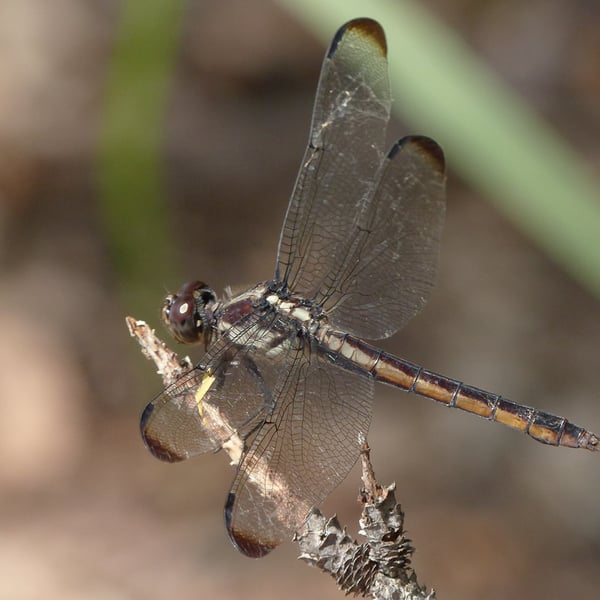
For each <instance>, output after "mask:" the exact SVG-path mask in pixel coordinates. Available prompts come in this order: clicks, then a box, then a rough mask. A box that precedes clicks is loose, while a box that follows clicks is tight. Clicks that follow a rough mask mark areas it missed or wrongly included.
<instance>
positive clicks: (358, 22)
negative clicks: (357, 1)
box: [327, 17, 387, 57]
mask: <svg viewBox="0 0 600 600" xmlns="http://www.w3.org/2000/svg"><path fill="white" fill-rule="evenodd" d="M349 31H352V32H353V33H357V34H359V35H361V36H362V37H364V38H370V40H371V42H372V43H373V45H375V46H377V47H378V48H379V49H380V51H381V54H383V56H387V42H386V39H385V33H384V31H383V27H381V25H380V24H379V23H378V22H377V21H375V20H373V19H368V18H366V17H363V18H360V19H353V20H352V21H348V22H347V23H346V24H344V25H342V26H341V27H340V28H339V29H338V30H337V32H336V34H335V35H334V36H333V40H332V41H331V45H330V46H329V50H328V51H327V56H328V57H331V56H332V55H333V54H335V51H336V50H337V47H338V45H339V43H340V41H341V40H342V38H343V37H344V35H345V34H346V32H349Z"/></svg>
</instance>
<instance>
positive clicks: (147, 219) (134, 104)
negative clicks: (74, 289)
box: [98, 0, 185, 314]
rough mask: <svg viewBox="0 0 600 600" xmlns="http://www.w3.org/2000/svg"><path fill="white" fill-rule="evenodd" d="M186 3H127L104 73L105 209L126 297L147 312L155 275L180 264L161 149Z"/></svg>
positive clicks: (101, 161)
mask: <svg viewBox="0 0 600 600" xmlns="http://www.w3.org/2000/svg"><path fill="white" fill-rule="evenodd" d="M184 6H185V3H184V2H183V0H169V1H168V2H166V1H164V0H127V1H124V2H122V3H121V5H120V7H121V12H120V15H119V24H118V29H117V33H116V37H115V42H114V49H113V53H112V57H111V60H110V63H109V65H108V73H107V78H106V95H105V104H104V110H103V115H102V122H101V130H100V141H99V156H98V167H99V169H98V171H99V173H98V178H99V181H98V183H99V201H100V209H101V212H102V217H103V221H104V227H105V232H106V236H107V240H108V244H109V248H110V251H111V254H112V258H113V262H114V265H115V267H116V270H117V273H118V276H119V280H120V281H119V284H120V288H121V290H122V292H123V295H124V301H125V303H126V305H127V307H128V310H130V311H139V312H140V313H141V314H144V312H145V311H146V310H147V309H148V308H149V307H148V306H147V305H146V301H145V298H146V297H147V296H146V292H147V291H148V289H150V290H153V292H154V294H156V292H157V290H156V282H157V281H159V282H161V283H162V282H165V281H167V280H168V278H169V276H170V275H172V269H173V265H174V260H173V255H174V245H173V243H172V240H171V237H170V231H171V229H170V224H169V218H168V209H167V206H166V198H165V180H164V163H165V160H164V156H163V155H162V152H161V150H162V143H163V135H164V123H165V108H166V103H167V97H168V92H169V89H170V82H171V78H172V74H173V64H174V59H175V55H176V49H177V40H178V38H179V34H180V29H181V20H182V15H183V9H184ZM158 293H159V294H160V293H161V290H158ZM152 310H153V311H155V307H153V309H152Z"/></svg>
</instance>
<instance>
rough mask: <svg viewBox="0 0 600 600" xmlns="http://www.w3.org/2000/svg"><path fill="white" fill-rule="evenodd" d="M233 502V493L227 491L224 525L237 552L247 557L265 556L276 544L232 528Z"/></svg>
mask: <svg viewBox="0 0 600 600" xmlns="http://www.w3.org/2000/svg"><path fill="white" fill-rule="evenodd" d="M234 504H235V494H234V493H233V492H229V494H228V496H227V501H226V502H225V526H226V527H227V533H228V534H229V539H230V540H231V543H232V544H233V545H234V546H235V547H236V549H237V550H238V551H239V552H241V553H242V554H244V555H245V556H247V557H249V558H262V557H263V556H266V555H267V554H269V552H271V550H273V549H274V548H275V547H276V546H277V544H276V543H274V542H271V543H265V542H261V541H259V540H257V539H255V538H253V537H251V536H249V535H247V534H243V533H241V532H239V531H236V530H234V528H233V524H232V519H233V505H234Z"/></svg>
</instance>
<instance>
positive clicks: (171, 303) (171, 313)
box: [162, 281, 216, 344]
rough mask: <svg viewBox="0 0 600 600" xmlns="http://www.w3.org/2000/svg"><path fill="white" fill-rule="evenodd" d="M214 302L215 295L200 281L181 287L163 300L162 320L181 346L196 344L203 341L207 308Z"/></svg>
mask: <svg viewBox="0 0 600 600" xmlns="http://www.w3.org/2000/svg"><path fill="white" fill-rule="evenodd" d="M214 302H216V296H215V293H214V292H213V291H212V290H211V289H210V288H208V287H207V286H206V284H204V283H202V282H201V281H192V282H189V283H186V284H185V285H183V286H182V287H181V288H180V289H179V291H178V292H177V293H176V294H169V295H168V296H167V297H166V298H165V302H164V305H163V308H162V320H163V322H164V323H165V325H166V326H167V328H168V329H169V331H170V332H171V334H172V335H173V337H174V338H175V339H176V340H177V341H178V342H180V343H182V344H196V343H198V342H201V341H203V340H204V334H205V331H206V327H207V325H208V323H207V318H208V316H207V306H208V305H209V304H213V303H214Z"/></svg>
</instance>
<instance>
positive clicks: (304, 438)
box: [225, 351, 373, 557]
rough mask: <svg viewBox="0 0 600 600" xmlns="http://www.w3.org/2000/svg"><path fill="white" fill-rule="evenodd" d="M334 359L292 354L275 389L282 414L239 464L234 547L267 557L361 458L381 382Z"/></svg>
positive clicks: (230, 514) (231, 515)
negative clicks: (362, 437)
mask: <svg viewBox="0 0 600 600" xmlns="http://www.w3.org/2000/svg"><path fill="white" fill-rule="evenodd" d="M326 361H328V359H325V358H322V357H320V356H317V355H316V354H310V353H309V352H302V353H296V352H293V351H292V352H290V353H289V355H288V357H287V359H286V360H285V361H284V364H282V365H281V367H282V370H281V373H282V376H281V377H280V378H279V380H278V382H277V385H276V388H275V389H276V393H275V401H276V407H277V409H276V411H275V412H274V414H273V415H272V416H271V417H270V418H269V419H267V421H266V422H265V423H264V424H263V426H262V427H261V429H260V430H259V431H258V432H257V434H256V436H255V437H254V439H253V440H252V443H251V445H250V447H249V449H248V451H247V452H246V454H245V455H244V457H243V459H242V462H241V463H240V465H239V468H238V472H237V475H236V478H235V480H234V482H233V485H232V488H231V491H230V493H229V496H228V500H227V504H226V506H225V521H226V525H227V530H228V532H229V535H230V537H231V539H232V541H233V543H234V544H235V546H236V547H237V548H238V549H239V550H240V551H241V552H243V553H244V554H246V555H248V556H251V557H260V556H263V555H265V554H267V553H268V552H269V551H270V550H272V549H273V548H274V547H275V546H277V545H278V544H280V543H281V542H282V541H285V540H288V539H290V538H291V535H292V533H293V532H294V531H295V530H296V529H297V528H298V527H299V526H300V525H301V524H302V522H303V520H304V518H305V517H306V515H307V513H308V511H309V510H310V509H311V507H312V506H317V505H319V504H320V503H321V502H322V501H323V500H324V499H325V497H326V496H327V495H328V494H329V493H330V492H331V490H333V489H334V488H335V487H336V486H337V485H338V484H339V483H340V482H341V481H342V480H343V479H344V478H345V477H346V475H347V474H348V471H349V470H350V469H351V468H352V466H353V465H354V463H355V462H356V459H357V457H358V455H359V452H360V442H359V434H364V435H366V433H367V430H368V427H369V423H370V418H371V404H372V397H373V382H372V381H371V380H370V379H368V378H364V377H361V376H359V375H356V374H354V373H351V372H348V371H343V370H341V369H339V368H337V367H335V366H333V364H332V363H329V362H326ZM267 368H268V367H267Z"/></svg>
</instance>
